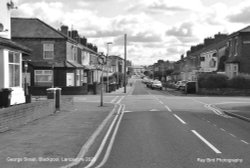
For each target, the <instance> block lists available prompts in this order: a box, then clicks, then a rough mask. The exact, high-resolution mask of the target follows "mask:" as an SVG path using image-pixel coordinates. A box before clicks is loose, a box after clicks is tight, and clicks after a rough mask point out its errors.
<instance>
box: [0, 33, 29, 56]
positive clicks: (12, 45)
mask: <svg viewBox="0 0 250 168" xmlns="http://www.w3.org/2000/svg"><path fill="white" fill-rule="evenodd" d="M1 46H4V47H8V48H12V49H16V50H20V51H22V52H24V53H25V54H28V55H30V53H31V50H30V49H29V48H28V47H25V46H23V45H21V44H18V43H16V42H14V41H12V40H10V39H6V38H3V37H0V48H2V47H1Z"/></svg>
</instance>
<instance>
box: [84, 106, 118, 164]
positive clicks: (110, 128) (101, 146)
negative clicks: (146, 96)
mask: <svg viewBox="0 0 250 168" xmlns="http://www.w3.org/2000/svg"><path fill="white" fill-rule="evenodd" d="M122 107H123V105H120V107H119V110H118V114H119V113H120V111H121V109H122ZM118 117H120V115H116V116H115V118H114V120H113V122H112V123H111V125H110V126H109V129H108V131H107V133H106V134H105V137H104V138H103V140H102V143H101V145H100V147H99V148H98V150H97V152H96V153H95V156H94V159H92V160H91V162H90V163H89V164H88V165H87V166H86V167H84V168H89V167H91V166H93V165H94V164H95V162H96V161H97V159H98V158H99V156H100V154H101V153H102V151H103V148H104V146H105V144H106V143H107V140H108V137H109V135H110V134H111V131H112V129H113V127H114V126H115V123H116V121H117V120H118Z"/></svg>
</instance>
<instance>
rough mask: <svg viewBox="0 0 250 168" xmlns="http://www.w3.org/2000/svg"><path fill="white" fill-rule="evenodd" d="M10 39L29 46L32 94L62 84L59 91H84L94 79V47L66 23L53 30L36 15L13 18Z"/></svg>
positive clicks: (64, 92) (85, 92) (76, 92)
mask: <svg viewBox="0 0 250 168" xmlns="http://www.w3.org/2000/svg"><path fill="white" fill-rule="evenodd" d="M11 26H12V39H13V40H14V41H16V42H19V43H21V44H23V45H25V46H28V47H29V48H31V49H32V51H33V52H32V57H31V59H30V62H29V68H28V72H29V74H30V79H31V80H30V86H31V87H30V88H31V91H32V92H33V93H32V94H45V93H44V92H45V89H46V88H48V87H61V88H62V94H87V92H88V86H89V84H92V83H93V82H94V78H97V77H95V76H94V74H95V72H94V71H97V69H96V67H95V66H94V65H95V64H94V63H93V65H91V63H90V62H91V57H95V58H97V57H98V56H99V54H98V52H97V47H94V46H93V45H92V44H87V40H86V38H83V37H82V38H81V37H80V36H79V35H78V33H77V31H68V27H67V26H62V27H61V30H60V31H59V30H56V29H54V28H53V27H51V26H50V25H48V24H46V23H45V22H43V21H41V20H40V19H37V18H12V19H11Z"/></svg>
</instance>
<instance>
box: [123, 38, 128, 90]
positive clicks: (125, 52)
mask: <svg viewBox="0 0 250 168" xmlns="http://www.w3.org/2000/svg"><path fill="white" fill-rule="evenodd" d="M126 66H127V34H124V81H123V85H124V93H126V83H127V82H126V78H127V74H126V73H127V72H126Z"/></svg>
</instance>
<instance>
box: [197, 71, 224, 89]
mask: <svg viewBox="0 0 250 168" xmlns="http://www.w3.org/2000/svg"><path fill="white" fill-rule="evenodd" d="M198 83H199V87H200V88H208V89H215V88H226V87H227V86H228V84H227V83H228V77H227V76H226V75H223V74H200V75H199V77H198Z"/></svg>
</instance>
